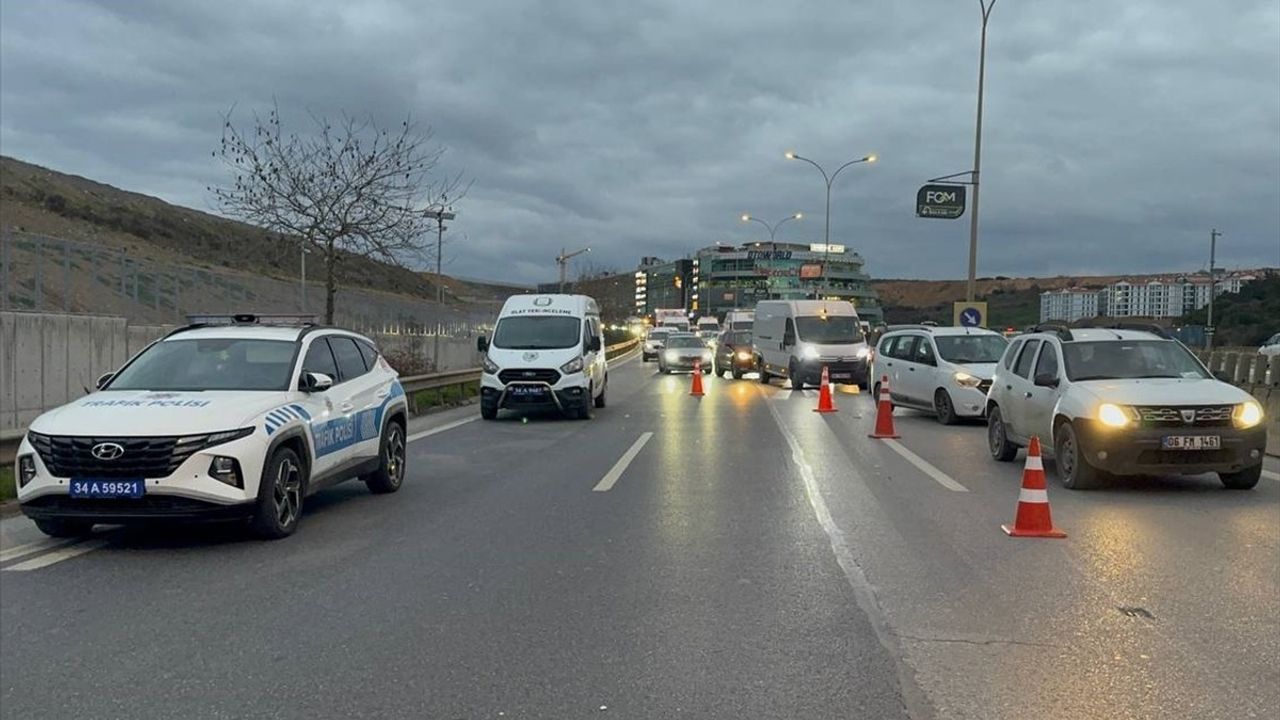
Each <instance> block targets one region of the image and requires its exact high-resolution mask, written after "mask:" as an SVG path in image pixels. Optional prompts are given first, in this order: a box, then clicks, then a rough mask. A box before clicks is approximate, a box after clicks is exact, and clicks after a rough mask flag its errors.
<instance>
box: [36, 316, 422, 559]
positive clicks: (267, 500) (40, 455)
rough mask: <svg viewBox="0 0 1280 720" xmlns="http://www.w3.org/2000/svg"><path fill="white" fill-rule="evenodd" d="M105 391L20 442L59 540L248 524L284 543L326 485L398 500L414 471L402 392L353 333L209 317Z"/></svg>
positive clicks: (42, 515) (136, 361)
mask: <svg viewBox="0 0 1280 720" xmlns="http://www.w3.org/2000/svg"><path fill="white" fill-rule="evenodd" d="M193 319H194V318H193ZM97 387H98V390H97V392H94V393H92V394H90V395H89V396H87V397H84V398H81V399H79V400H76V401H74V402H71V403H68V404H66V405H63V406H62V407H59V408H56V409H54V410H51V411H49V412H47V413H45V414H44V415H41V416H40V417H38V418H36V419H35V420H34V421H33V422H32V423H31V427H30V429H29V431H28V432H27V434H26V437H24V438H23V440H22V443H21V445H20V446H19V448H18V454H17V460H16V463H15V465H16V468H15V469H16V473H17V485H18V501H19V503H20V507H21V509H22V512H23V513H25V514H26V515H27V516H28V517H30V518H31V519H32V520H34V521H35V524H36V526H37V527H38V528H39V529H40V530H41V531H43V532H44V533H46V534H48V535H52V536H55V537H71V536H78V535H83V534H86V533H88V532H89V531H90V530H91V529H92V528H93V526H94V525H95V524H97V523H106V524H122V523H135V522H144V521H156V520H163V521H168V522H174V521H183V522H197V521H226V520H242V519H244V520H248V521H249V523H250V524H251V526H252V528H253V529H254V530H255V531H256V532H257V533H258V534H259V535H260V536H262V537H264V538H282V537H285V536H287V535H290V534H292V533H293V532H294V530H295V529H296V528H297V526H298V521H299V519H300V517H301V516H302V509H303V504H304V500H305V498H306V497H307V496H308V495H310V494H312V493H314V492H315V491H317V490H319V489H321V488H324V487H327V486H330V485H333V484H335V483H338V482H341V481H343V480H348V479H352V478H360V479H362V480H363V481H364V482H365V484H366V485H367V486H368V487H369V489H370V490H371V491H372V492H374V493H391V492H395V491H396V490H398V489H400V486H401V483H403V481H404V478H405V468H406V454H405V443H406V437H405V427H406V418H407V415H408V410H407V403H406V400H405V394H404V390H403V389H402V388H401V386H400V382H399V380H398V379H397V374H396V371H395V370H393V369H392V368H391V366H390V365H388V364H387V362H386V361H385V360H384V359H383V358H382V356H381V355H380V354H379V352H378V350H377V348H376V347H375V346H374V344H373V342H372V341H370V340H369V339H368V338H366V337H364V336H362V335H357V334H356V333H353V332H348V331H346V330H341V329H337V328H323V327H319V326H317V325H314V324H311V323H309V322H304V321H302V320H300V319H299V318H298V317H297V316H290V317H287V318H286V317H282V316H275V317H273V316H256V315H248V314H244V315H235V316H229V315H206V316H201V317H200V318H199V319H198V320H197V321H196V322H193V323H192V324H190V325H187V326H185V327H182V328H179V329H177V330H174V331H173V332H171V333H169V334H168V335H166V336H164V337H163V338H161V339H160V340H157V341H156V342H154V343H152V344H151V345H148V346H147V347H146V348H145V349H144V350H143V351H142V352H140V353H138V354H137V355H136V356H135V357H134V358H133V359H131V360H130V361H129V362H128V363H126V364H125V365H124V367H122V368H120V370H119V371H117V372H114V373H107V374H106V375H103V376H102V377H101V378H99V379H98V382H97Z"/></svg>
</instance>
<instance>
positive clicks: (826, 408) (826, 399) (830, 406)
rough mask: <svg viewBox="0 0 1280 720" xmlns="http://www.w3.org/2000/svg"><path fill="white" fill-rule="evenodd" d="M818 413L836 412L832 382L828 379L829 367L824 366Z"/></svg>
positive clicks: (819, 391) (819, 390)
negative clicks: (832, 394) (832, 398)
mask: <svg viewBox="0 0 1280 720" xmlns="http://www.w3.org/2000/svg"><path fill="white" fill-rule="evenodd" d="M813 411H814V412H818V413H829V412H836V404H835V403H834V402H832V400H831V381H830V380H828V379H827V366H826V365H823V366H822V385H821V386H820V387H819V389H818V407H816V408H814V409H813Z"/></svg>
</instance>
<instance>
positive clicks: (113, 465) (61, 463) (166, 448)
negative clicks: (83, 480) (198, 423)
mask: <svg viewBox="0 0 1280 720" xmlns="http://www.w3.org/2000/svg"><path fill="white" fill-rule="evenodd" d="M28 439H29V440H30V442H31V444H32V446H33V447H35V449H36V452H37V453H39V455H40V459H41V460H42V461H44V464H45V467H47V468H48V469H49V472H51V473H53V474H54V475H55V476H56V477H94V478H138V477H141V478H162V477H168V476H169V475H172V474H173V472H174V471H175V470H177V469H178V466H179V465H181V464H182V463H183V462H185V461H186V460H187V458H189V457H191V455H192V453H194V452H196V451H197V450H199V449H201V447H202V446H203V443H202V442H188V441H186V440H187V439H186V438H182V437H96V436H95V437H87V436H78V435H41V434H37V433H29V434H28ZM180 441H182V442H180ZM101 443H115V444H117V445H119V446H120V447H121V448H123V449H124V452H122V453H120V456H119V457H117V458H115V459H112V460H103V459H99V458H96V457H94V455H93V448H94V447H95V446H97V445H99V444H101Z"/></svg>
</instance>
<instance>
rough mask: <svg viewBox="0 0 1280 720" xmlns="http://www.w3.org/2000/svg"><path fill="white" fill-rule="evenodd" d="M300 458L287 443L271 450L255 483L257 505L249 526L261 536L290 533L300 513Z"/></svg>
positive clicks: (272, 538) (275, 537) (269, 538)
mask: <svg viewBox="0 0 1280 720" xmlns="http://www.w3.org/2000/svg"><path fill="white" fill-rule="evenodd" d="M304 475H305V471H304V470H303V469H302V461H301V460H299V459H298V454H297V453H295V452H294V451H293V450H290V449H289V448H287V447H281V448H277V449H276V451H275V452H274V453H271V459H270V460H268V461H267V466H266V468H264V469H263V472H262V482H261V483H259V485H258V507H257V510H256V512H255V513H254V515H253V521H252V522H251V524H250V526H251V527H252V528H253V532H254V534H256V535H257V536H258V537H260V538H263V539H264V540H278V539H280V538H285V537H288V536H290V535H292V534H293V531H294V530H297V529H298V519H299V518H300V517H302V496H303V484H304V483H303V476H304Z"/></svg>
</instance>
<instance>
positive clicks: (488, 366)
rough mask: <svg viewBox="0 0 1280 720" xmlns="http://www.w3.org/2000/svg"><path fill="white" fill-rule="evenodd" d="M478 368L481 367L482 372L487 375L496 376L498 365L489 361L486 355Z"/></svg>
mask: <svg viewBox="0 0 1280 720" xmlns="http://www.w3.org/2000/svg"><path fill="white" fill-rule="evenodd" d="M480 366H481V367H483V368H484V371H485V372H487V373H489V374H490V375H497V374H498V369H499V368H498V364H497V363H495V362H494V361H492V360H490V359H489V356H488V355H485V356H484V360H482V361H481V362H480Z"/></svg>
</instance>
